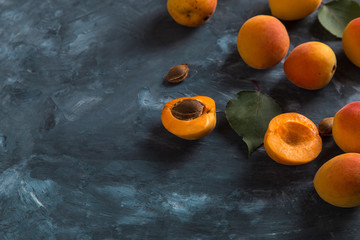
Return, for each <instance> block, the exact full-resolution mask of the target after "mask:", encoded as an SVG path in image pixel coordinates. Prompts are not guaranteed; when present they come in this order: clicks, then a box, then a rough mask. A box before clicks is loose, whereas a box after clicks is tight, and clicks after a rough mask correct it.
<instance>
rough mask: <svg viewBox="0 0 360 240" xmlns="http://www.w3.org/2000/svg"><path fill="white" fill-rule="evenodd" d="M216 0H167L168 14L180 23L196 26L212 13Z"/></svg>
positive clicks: (207, 18)
mask: <svg viewBox="0 0 360 240" xmlns="http://www.w3.org/2000/svg"><path fill="white" fill-rule="evenodd" d="M216 5H217V0H196V1H194V0H168V1H167V9H168V12H169V14H170V16H171V17H172V18H173V19H174V20H175V22H177V23H178V24H180V25H183V26H187V27H198V26H200V25H202V24H204V23H205V22H206V21H207V20H209V19H210V17H211V16H212V15H213V14H214V12H215V9H216Z"/></svg>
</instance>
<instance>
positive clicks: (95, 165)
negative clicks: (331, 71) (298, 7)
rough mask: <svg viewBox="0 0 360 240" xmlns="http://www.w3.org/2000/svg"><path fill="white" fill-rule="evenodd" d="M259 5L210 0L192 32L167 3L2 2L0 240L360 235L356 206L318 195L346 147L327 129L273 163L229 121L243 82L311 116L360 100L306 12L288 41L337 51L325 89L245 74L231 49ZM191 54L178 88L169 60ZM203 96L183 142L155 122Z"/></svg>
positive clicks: (347, 66) (263, 6) (351, 74)
mask: <svg viewBox="0 0 360 240" xmlns="http://www.w3.org/2000/svg"><path fill="white" fill-rule="evenodd" d="M257 14H270V11H269V9H268V5H267V1H266V0H219V3H218V7H217V9H216V12H215V14H214V16H213V17H212V18H211V19H210V20H209V21H208V22H207V23H206V24H205V25H203V26H201V27H199V28H195V29H192V28H185V27H182V26H179V25H177V24H176V23H175V22H174V21H173V20H172V19H171V18H170V17H169V15H168V13H167V11H166V1H165V0H153V1H150V0H142V1H135V0H120V1H116V0H103V1H96V0H83V1H80V0H51V1H44V0H32V1H25V0H0V20H1V21H0V61H1V64H0V156H1V161H0V238H1V239H9V240H10V239H11V240H12V239H27V240H31V239H36V240H39V239H79V240H80V239H81V240H85V239H86V240H87V239H124V240H127V239H142V240H144V239H156V240H158V239H169V240H177V239H193V240H195V239H197V240H198V239H199V240H200V239H201V240H207V239H222V240H226V239H241V240H242V239H245V240H248V239H249V240H252V239H277V240H279V239H358V236H359V235H360V230H359V229H360V212H359V209H357V208H354V209H340V208H336V207H333V206H331V205H329V204H327V203H325V202H323V201H322V200H321V199H320V198H319V197H318V196H317V194H316V192H315V191H314V188H313V185H312V179H313V176H314V174H315V172H316V171H317V169H318V168H319V167H320V166H321V164H323V163H324V162H326V161H327V160H328V159H330V158H331V157H333V156H335V155H337V154H340V153H342V152H341V150H340V149H339V148H338V147H337V146H336V145H335V143H334V142H333V140H332V139H331V138H326V139H324V147H323V151H322V153H321V154H320V156H319V157H318V158H317V159H316V160H315V161H313V162H311V163H309V164H307V165H304V166H295V167H288V166H282V165H279V164H277V163H275V162H274V161H272V160H271V159H270V158H269V157H268V156H267V155H266V153H265V151H264V148H263V147H260V148H259V149H257V151H256V152H255V153H254V154H253V155H252V156H251V157H247V148H246V145H245V144H244V143H243V142H242V140H241V138H240V137H239V136H237V135H236V134H235V132H234V131H233V130H232V129H231V128H230V127H229V125H228V123H227V121H226V119H225V114H224V109H225V106H226V103H227V102H228V101H229V99H230V98H232V97H235V96H236V93H237V92H238V91H240V90H244V89H256V87H255V86H254V84H253V83H252V82H251V80H255V81H257V82H258V84H259V85H260V87H261V89H262V91H263V92H265V93H267V94H269V95H270V96H272V97H273V98H274V99H275V100H276V101H277V102H278V103H279V104H280V106H281V107H282V109H283V111H284V112H299V113H301V114H304V115H306V116H307V117H309V118H310V119H311V120H313V121H314V122H315V123H316V124H317V123H319V122H320V120H321V119H322V118H324V117H328V116H332V115H334V113H336V111H337V110H339V109H340V108H341V107H342V106H343V105H345V104H346V103H349V102H352V101H355V100H359V90H360V82H359V79H360V69H359V68H356V67H355V66H354V65H352V64H351V63H350V62H349V61H348V60H347V59H346V57H345V55H344V53H343V51H342V47H341V41H340V40H339V39H337V38H335V37H333V36H331V35H330V34H329V33H327V32H326V31H325V30H324V29H323V28H322V26H321V25H320V24H319V22H318V20H317V18H316V14H313V15H311V16H309V17H308V18H306V19H304V20H301V21H296V22H284V24H285V26H286V27H287V29H288V31H289V35H290V41H291V46H290V50H291V49H293V48H294V47H295V46H296V45H298V44H300V43H302V42H306V41H311V40H316V41H322V42H324V43H327V44H328V45H330V46H331V47H332V48H333V49H334V51H335V53H336V55H337V59H338V69H337V71H336V74H335V76H334V78H333V80H332V81H331V83H330V84H329V85H328V86H327V87H325V88H324V89H322V90H318V91H307V90H303V89H300V88H298V87H296V86H294V85H292V84H291V83H290V82H289V81H288V80H287V79H286V77H285V75H284V73H283V69H282V64H283V62H282V63H280V64H279V65H277V66H276V67H274V68H272V69H269V70H253V69H250V68H249V67H248V66H246V65H245V63H244V62H243V61H242V60H241V58H240V56H239V54H238V53H237V50H236V37H237V33H238V30H239V29H240V26H241V25H242V23H244V21H245V20H246V19H248V18H250V17H252V16H255V15H257ZM180 63H188V64H189V67H190V73H189V76H188V78H187V80H185V81H184V82H182V83H181V84H178V85H170V84H167V83H166V82H165V80H164V77H165V75H166V73H167V71H168V70H169V68H170V67H172V66H173V65H176V64H180ZM194 95H206V96H209V97H212V98H213V99H214V100H215V102H216V104H217V119H218V123H217V126H216V128H215V130H214V131H213V132H212V133H211V134H210V135H208V136H207V137H205V138H203V139H201V140H199V141H185V140H182V139H179V138H177V137H175V136H173V135H171V134H170V133H168V132H167V131H166V130H165V129H164V128H163V127H162V125H161V121H160V113H161V109H162V107H163V105H164V104H165V103H166V102H167V101H169V100H171V99H173V98H178V97H182V96H194Z"/></svg>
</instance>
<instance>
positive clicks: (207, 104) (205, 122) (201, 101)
mask: <svg viewBox="0 0 360 240" xmlns="http://www.w3.org/2000/svg"><path fill="white" fill-rule="evenodd" d="M161 122H162V124H163V125H164V127H165V128H166V129H167V130H168V131H169V132H171V133H172V134H174V135H176V136H178V137H180V138H183V139H187V140H196V139H199V138H202V137H204V136H206V135H208V134H209V133H210V132H211V131H212V130H213V129H214V128H215V125H216V109H215V101H214V100H213V99H211V98H209V97H205V96H196V97H182V98H177V99H174V100H171V101H169V102H168V103H166V104H165V106H164V108H163V110H162V112H161Z"/></svg>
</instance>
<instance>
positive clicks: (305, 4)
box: [269, 0, 321, 21]
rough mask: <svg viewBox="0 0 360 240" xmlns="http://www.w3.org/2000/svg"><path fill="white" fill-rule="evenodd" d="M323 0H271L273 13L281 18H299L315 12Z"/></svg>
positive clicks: (270, 5) (270, 4) (289, 19)
mask: <svg viewBox="0 0 360 240" xmlns="http://www.w3.org/2000/svg"><path fill="white" fill-rule="evenodd" d="M320 4H321V0H300V1H299V0H269V7H270V10H271V14H272V15H274V16H275V17H277V18H279V19H281V20H288V21H292V20H299V19H302V18H304V17H307V16H309V15H310V14H311V13H313V12H315V11H316V9H317V8H318V7H319V6H320Z"/></svg>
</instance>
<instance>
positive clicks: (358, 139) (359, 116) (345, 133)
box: [332, 101, 360, 153]
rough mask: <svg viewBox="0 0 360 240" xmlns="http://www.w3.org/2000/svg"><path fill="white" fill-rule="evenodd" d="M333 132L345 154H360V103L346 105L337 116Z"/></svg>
mask: <svg viewBox="0 0 360 240" xmlns="http://www.w3.org/2000/svg"><path fill="white" fill-rule="evenodd" d="M332 132H333V133H332V134H333V138H334V140H335V142H336V144H337V145H338V146H339V147H340V148H341V149H342V150H343V151H344V152H356V153H360V101H357V102H352V103H349V104H347V105H345V106H344V107H343V108H341V109H340V110H339V111H338V112H337V113H336V114H335V116H334V123H333V128H332Z"/></svg>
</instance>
